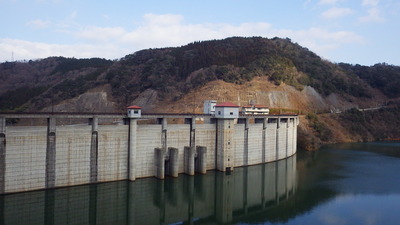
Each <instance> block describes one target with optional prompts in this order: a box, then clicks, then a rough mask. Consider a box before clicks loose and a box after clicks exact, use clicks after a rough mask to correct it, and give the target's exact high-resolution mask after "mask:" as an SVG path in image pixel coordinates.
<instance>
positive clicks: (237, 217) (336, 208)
mask: <svg viewBox="0 0 400 225" xmlns="http://www.w3.org/2000/svg"><path fill="white" fill-rule="evenodd" d="M398 171H400V143H368V144H366V143H363V144H343V145H331V146H328V147H327V148H325V149H323V150H321V151H318V152H298V153H297V155H296V156H294V157H291V158H289V159H286V160H281V161H278V162H275V163H268V164H263V165H258V166H251V167H243V168H235V171H234V172H233V173H232V174H230V175H227V174H224V173H220V172H215V171H208V174H207V175H197V176H185V175H180V177H179V178H177V179H172V178H168V179H166V180H157V179H154V178H148V179H139V180H137V181H135V182H127V181H123V182H113V183H105V184H98V185H86V186H78V187H72V188H60V189H55V190H49V191H35V192H28V193H20V194H10V195H3V196H0V224H140V225H141V224H254V223H256V224H260V223H262V224H270V223H285V224H398V221H400V215H399V214H398V213H397V209H398V208H400V173H399V172H398Z"/></svg>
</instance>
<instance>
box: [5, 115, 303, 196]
mask: <svg viewBox="0 0 400 225" xmlns="http://www.w3.org/2000/svg"><path fill="white" fill-rule="evenodd" d="M34 116H37V117H40V118H46V119H47V126H6V122H5V121H6V119H7V118H16V117H25V118H31V117H34ZM75 116H76V115H75ZM66 117H68V116H66V115H0V157H1V158H0V194H4V193H14V192H23V191H30V190H37V189H46V188H55V187H63V186H72V185H80V184H88V183H98V182H108V181H118V180H126V179H128V180H135V179H136V178H143V177H152V176H156V177H158V178H160V179H163V178H164V177H165V176H173V177H177V176H178V175H179V174H181V173H186V174H189V175H194V174H195V173H203V174H204V173H206V171H207V170H214V169H217V170H219V171H233V170H234V167H240V166H248V165H255V164H260V163H265V162H272V161H277V160H280V159H284V158H287V157H290V156H292V155H293V154H295V153H296V139H297V125H298V117H297V116H264V117H257V118H252V117H241V118H238V119H214V118H208V117H207V116H171V115H169V116H161V115H157V116H147V118H146V116H143V118H140V119H134V118H123V117H122V116H120V115H119V116H114V117H118V118H119V119H121V121H122V120H125V123H124V124H120V125H101V123H99V122H98V121H99V118H100V119H101V118H103V117H110V116H106V115H85V116H82V115H81V116H77V117H79V118H85V119H89V121H90V123H89V125H86V124H80V125H68V126H63V125H57V120H60V119H62V118H66ZM171 117H174V118H181V119H184V121H185V122H184V124H168V123H167V119H168V118H171ZM144 119H154V120H155V121H157V122H156V123H155V124H141V123H140V122H139V123H138V121H140V120H144ZM196 121H209V122H210V123H207V122H206V123H200V122H198V123H196Z"/></svg>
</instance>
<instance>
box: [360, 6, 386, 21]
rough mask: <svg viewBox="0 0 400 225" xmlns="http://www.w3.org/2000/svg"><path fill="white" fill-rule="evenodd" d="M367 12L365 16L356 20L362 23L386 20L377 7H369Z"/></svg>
mask: <svg viewBox="0 0 400 225" xmlns="http://www.w3.org/2000/svg"><path fill="white" fill-rule="evenodd" d="M367 13H368V14H367V15H366V16H362V17H360V18H359V19H358V20H359V21H360V22H363V23H368V22H385V21H386V19H385V18H384V17H383V16H382V15H381V12H380V10H379V9H378V8H370V9H369V10H368V11H367Z"/></svg>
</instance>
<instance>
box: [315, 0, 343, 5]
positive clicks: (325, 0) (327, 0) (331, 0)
mask: <svg viewBox="0 0 400 225" xmlns="http://www.w3.org/2000/svg"><path fill="white" fill-rule="evenodd" d="M340 1H342V0H320V1H319V2H318V4H319V5H334V4H336V3H337V2H340Z"/></svg>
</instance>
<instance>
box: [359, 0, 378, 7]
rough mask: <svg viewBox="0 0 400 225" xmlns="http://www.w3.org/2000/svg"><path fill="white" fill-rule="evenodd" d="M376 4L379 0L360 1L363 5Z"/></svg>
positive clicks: (374, 5) (373, 5)
mask: <svg viewBox="0 0 400 225" xmlns="http://www.w3.org/2000/svg"><path fill="white" fill-rule="evenodd" d="M378 4H379V0H363V1H362V5H363V6H372V7H376V6H377V5H378Z"/></svg>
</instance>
